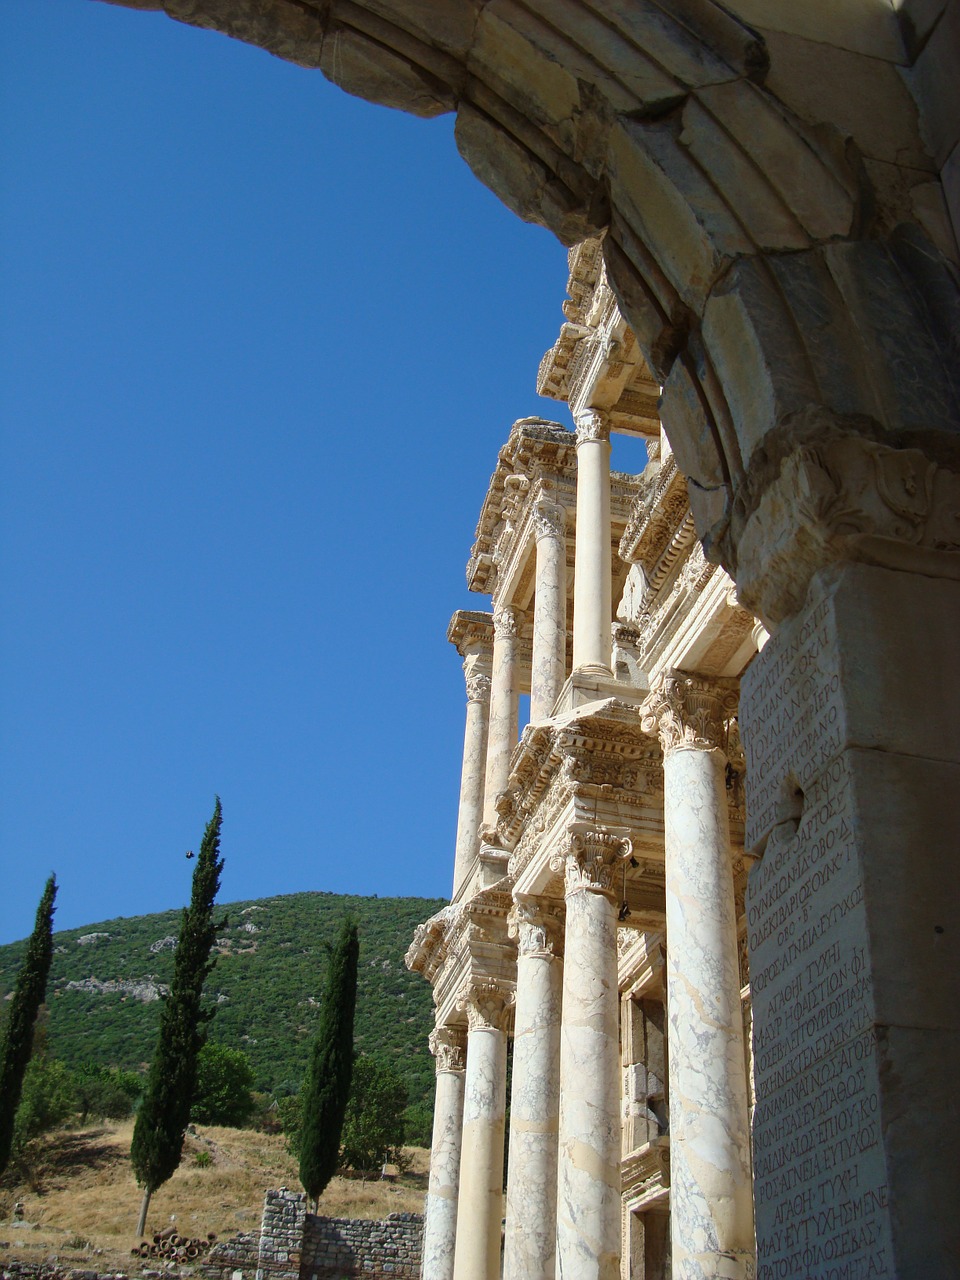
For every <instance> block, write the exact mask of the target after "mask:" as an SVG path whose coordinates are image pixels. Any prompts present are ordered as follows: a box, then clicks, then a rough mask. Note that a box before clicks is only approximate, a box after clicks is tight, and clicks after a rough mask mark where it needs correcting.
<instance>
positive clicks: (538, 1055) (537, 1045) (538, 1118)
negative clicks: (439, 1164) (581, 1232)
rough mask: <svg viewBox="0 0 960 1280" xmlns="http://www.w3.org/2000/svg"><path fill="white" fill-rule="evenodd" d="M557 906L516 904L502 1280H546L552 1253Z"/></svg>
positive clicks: (559, 965) (559, 967) (559, 973)
mask: <svg viewBox="0 0 960 1280" xmlns="http://www.w3.org/2000/svg"><path fill="white" fill-rule="evenodd" d="M561 929H562V916H561V913H560V912H559V911H558V910H557V908H556V905H554V906H553V907H551V906H550V905H549V904H547V903H543V902H538V901H536V900H535V899H528V898H522V899H519V900H518V901H517V902H516V904H515V906H514V909H513V913H512V915H511V921H510V933H511V936H512V937H516V939H517V1004H516V1011H515V1014H514V1028H513V1087H512V1091H511V1100H510V1148H509V1168H508V1172H507V1215H506V1233H505V1237H504V1250H503V1275H504V1280H552V1277H553V1275H554V1260H555V1255H556V1248H557V1144H558V1110H559V1104H560V1071H559V1065H560V1001H561V995H562V984H563V962H562V960H561V959H560V954H559V953H560V951H561V949H562V948H561V939H560V932H561Z"/></svg>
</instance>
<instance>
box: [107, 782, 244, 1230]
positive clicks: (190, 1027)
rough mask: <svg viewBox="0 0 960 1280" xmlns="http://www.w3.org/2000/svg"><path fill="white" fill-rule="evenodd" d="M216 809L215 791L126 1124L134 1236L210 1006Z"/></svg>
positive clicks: (177, 1121) (171, 1156)
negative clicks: (150, 1049)
mask: <svg viewBox="0 0 960 1280" xmlns="http://www.w3.org/2000/svg"><path fill="white" fill-rule="evenodd" d="M221 817H222V812H221V809H220V798H219V797H217V803H216V807H215V808H214V811H213V817H212V818H211V819H210V821H209V823H208V824H207V829H206V831H205V832H204V836H203V843H202V844H201V846H200V852H199V854H198V855H197V865H196V867H195V868H194V872H193V886H192V890H191V894H190V906H189V907H186V908H185V909H184V912H183V918H182V920H181V923H180V934H179V936H178V938H177V949H176V951H175V952H174V967H173V981H172V982H171V984H170V994H169V995H168V996H167V997H166V999H165V1000H164V1002H163V1007H162V1009H161V1010H160V1031H159V1035H158V1037H157V1045H156V1049H155V1050H154V1054H153V1061H152V1062H151V1064H150V1072H149V1075H148V1077H147V1086H146V1089H145V1091H144V1095H143V1101H142V1103H141V1104H140V1110H139V1111H138V1112H137V1119H136V1123H135V1125H134V1129H133V1142H132V1144H131V1147H130V1159H131V1161H132V1162H133V1171H134V1173H135V1174H136V1178H137V1182H138V1184H139V1185H140V1186H141V1187H143V1202H142V1204H141V1206H140V1220H139V1222H138V1224H137V1235H138V1236H142V1235H143V1230H144V1226H145V1225H146V1220H147V1210H148V1209H149V1207H150V1197H151V1196H152V1195H153V1193H154V1191H156V1189H157V1188H158V1187H159V1186H162V1184H163V1183H164V1182H166V1180H167V1179H168V1178H169V1177H170V1176H171V1174H172V1173H173V1172H174V1171H175V1170H176V1168H177V1166H178V1165H179V1163H180V1155H181V1153H182V1151H183V1135H184V1133H185V1131H186V1128H187V1125H188V1124H189V1122H190V1107H191V1104H192V1102H193V1095H194V1090H195V1088H196V1082H197V1058H198V1055H199V1053H200V1050H201V1049H202V1048H203V1045H204V1043H205V1041H206V1038H207V1026H206V1024H207V1023H208V1022H209V1020H210V1019H211V1018H212V1017H213V1010H212V1009H205V1008H204V1007H203V1004H202V996H203V984H204V982H205V981H206V979H207V977H208V976H209V974H210V971H211V970H212V969H213V966H214V964H215V960H211V958H210V950H211V948H212V946H213V943H214V939H215V937H216V932H217V930H218V929H222V928H223V925H224V923H225V921H223V920H219V921H217V920H214V918H213V904H214V900H215V898H216V896H217V890H218V889H219V888H220V872H221V871H222V869H223V859H222V858H221V857H220V856H219V855H220V822H221Z"/></svg>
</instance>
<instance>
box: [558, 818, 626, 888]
mask: <svg viewBox="0 0 960 1280" xmlns="http://www.w3.org/2000/svg"><path fill="white" fill-rule="evenodd" d="M632 853H633V842H632V841H631V840H630V839H629V838H628V837H627V836H624V835H621V834H620V833H619V832H616V831H611V830H610V829H609V828H607V827H585V828H583V829H581V830H573V831H571V832H570V833H569V835H568V836H567V839H566V842H565V844H564V846H563V848H562V849H561V850H560V852H559V853H556V854H554V856H553V857H552V858H551V859H550V870H551V871H554V872H559V871H562V872H563V882H564V890H565V892H566V893H567V895H570V894H571V893H577V892H579V891H580V890H583V889H586V890H589V891H590V892H591V893H603V894H607V895H608V896H612V895H613V893H614V887H613V881H614V872H615V870H616V868H617V867H618V866H619V865H620V864H621V863H622V862H623V861H624V860H625V859H626V858H629V857H630V855H631V854H632Z"/></svg>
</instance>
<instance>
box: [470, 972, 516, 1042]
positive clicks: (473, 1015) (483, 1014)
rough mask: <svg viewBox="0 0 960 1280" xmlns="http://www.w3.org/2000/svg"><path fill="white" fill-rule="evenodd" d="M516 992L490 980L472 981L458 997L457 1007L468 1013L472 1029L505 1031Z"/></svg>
mask: <svg viewBox="0 0 960 1280" xmlns="http://www.w3.org/2000/svg"><path fill="white" fill-rule="evenodd" d="M514 998H515V993H514V992H513V991H511V990H510V988H509V987H507V986H505V985H503V984H501V983H499V982H493V981H490V980H486V981H482V982H471V983H470V984H469V985H468V986H466V987H465V988H464V989H463V991H462V992H461V993H460V995H459V996H458V997H457V1008H458V1009H459V1010H460V1011H461V1012H462V1013H465V1014H466V1015H467V1026H468V1027H469V1029H470V1030H471V1031H505V1030H506V1029H507V1023H508V1021H509V1016H510V1008H511V1006H512V1005H513V1002H514Z"/></svg>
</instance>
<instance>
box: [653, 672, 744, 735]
mask: <svg viewBox="0 0 960 1280" xmlns="http://www.w3.org/2000/svg"><path fill="white" fill-rule="evenodd" d="M738 702H739V681H738V680H727V679H721V678H719V677H712V678H707V677H705V676H697V675H691V674H689V673H688V672H686V671H664V672H661V674H660V675H659V676H658V677H657V679H656V680H655V681H654V684H653V688H652V689H651V690H650V693H649V694H648V695H647V698H646V700H645V701H644V704H643V707H642V708H641V713H640V714H641V721H640V723H641V725H642V727H643V730H644V732H645V733H657V734H659V737H660V745H661V747H662V748H663V754H664V755H669V754H670V752H672V751H685V750H686V751H717V750H719V751H724V752H725V751H726V750H727V744H728V739H729V726H730V722H731V721H732V720H733V719H734V717H735V716H736V714H737V705H738Z"/></svg>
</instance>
